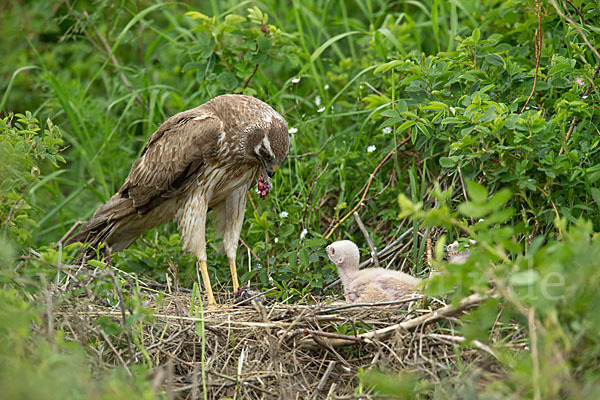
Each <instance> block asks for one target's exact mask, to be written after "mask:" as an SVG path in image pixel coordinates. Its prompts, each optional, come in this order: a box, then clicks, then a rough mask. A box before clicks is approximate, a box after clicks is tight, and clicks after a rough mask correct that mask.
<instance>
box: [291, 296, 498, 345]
mask: <svg viewBox="0 0 600 400" xmlns="http://www.w3.org/2000/svg"><path fill="white" fill-rule="evenodd" d="M488 298H489V296H482V295H480V294H478V293H475V294H472V295H470V296H468V297H465V298H464V299H462V300H461V301H460V302H459V303H458V306H457V307H456V308H454V306H452V304H449V305H447V306H444V307H442V308H439V309H437V310H434V311H432V312H430V313H427V314H423V315H421V316H419V317H416V318H412V319H409V320H408V321H404V322H400V323H398V324H395V325H392V326H388V327H386V328H381V329H377V330H375V331H373V332H368V333H363V334H361V335H358V336H356V337H357V338H362V339H365V340H369V339H376V340H386V339H387V338H388V337H390V336H391V335H392V333H394V332H395V331H397V330H398V329H404V330H407V331H412V330H414V329H416V328H418V327H421V326H427V325H429V324H432V323H434V322H437V321H439V320H441V319H444V318H447V317H452V316H454V315H458V314H460V313H461V312H463V311H464V310H466V309H468V308H471V307H473V306H475V305H477V304H479V303H482V302H484V301H485V300H487V299H488ZM313 335H314V334H313ZM321 340H322V341H325V342H326V343H327V345H328V346H331V347H341V346H347V345H351V344H355V343H356V339H353V340H347V339H334V338H331V339H328V338H325V337H323V338H321ZM298 346H299V347H303V348H307V349H318V348H320V346H319V345H318V343H317V342H316V341H315V340H314V339H312V338H311V337H307V338H304V339H302V340H301V341H300V342H299V343H298Z"/></svg>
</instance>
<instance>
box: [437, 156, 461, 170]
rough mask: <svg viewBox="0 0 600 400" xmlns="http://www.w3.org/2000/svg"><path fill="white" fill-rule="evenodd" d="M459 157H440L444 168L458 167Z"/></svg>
mask: <svg viewBox="0 0 600 400" xmlns="http://www.w3.org/2000/svg"><path fill="white" fill-rule="evenodd" d="M457 158H458V157H456V156H452V157H440V165H441V166H442V167H444V168H454V167H456V164H457V162H456V161H457Z"/></svg>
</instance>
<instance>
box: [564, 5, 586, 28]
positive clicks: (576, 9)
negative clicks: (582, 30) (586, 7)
mask: <svg viewBox="0 0 600 400" xmlns="http://www.w3.org/2000/svg"><path fill="white" fill-rule="evenodd" d="M565 1H566V2H567V3H569V5H570V6H571V7H573V8H574V9H575V12H576V13H577V14H579V16H580V17H581V19H582V20H583V22H585V23H586V24H589V23H590V22H589V21H588V20H587V19H585V17H584V16H583V14H582V13H581V11H579V8H577V7H575V4H573V2H572V1H571V0H565Z"/></svg>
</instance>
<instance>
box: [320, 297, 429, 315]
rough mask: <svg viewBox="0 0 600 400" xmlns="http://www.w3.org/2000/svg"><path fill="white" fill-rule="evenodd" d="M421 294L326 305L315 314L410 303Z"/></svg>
mask: <svg viewBox="0 0 600 400" xmlns="http://www.w3.org/2000/svg"><path fill="white" fill-rule="evenodd" d="M422 298H423V295H421V294H419V295H413V296H411V297H408V298H405V299H402V300H392V301H381V302H378V303H352V304H344V305H343V306H335V307H326V308H324V309H322V310H318V311H317V312H316V313H317V314H323V313H328V312H332V311H339V310H345V309H348V308H360V307H379V306H392V305H398V304H404V303H410V302H411V301H415V300H419V299H422Z"/></svg>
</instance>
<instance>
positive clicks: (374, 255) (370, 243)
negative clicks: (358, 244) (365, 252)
mask: <svg viewBox="0 0 600 400" xmlns="http://www.w3.org/2000/svg"><path fill="white" fill-rule="evenodd" d="M352 215H353V216H354V219H355V220H356V224H357V225H358V229H360V231H361V232H362V234H363V236H364V237H365V240H366V241H367V245H368V246H369V249H370V250H371V257H372V258H373V264H375V266H376V267H377V268H379V267H381V265H380V264H379V258H377V251H376V250H375V246H373V241H372V240H371V235H369V232H367V228H365V224H363V222H362V220H361V219H360V216H359V215H358V213H357V212H356V211H355V212H353V213H352Z"/></svg>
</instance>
